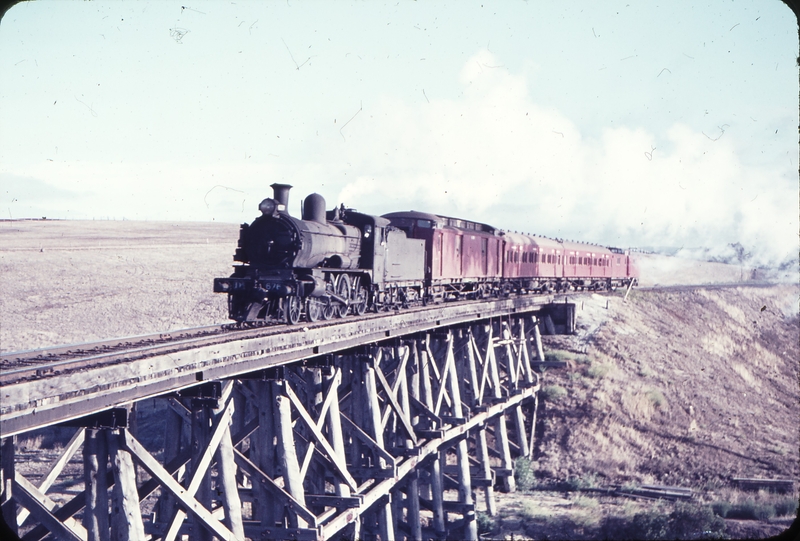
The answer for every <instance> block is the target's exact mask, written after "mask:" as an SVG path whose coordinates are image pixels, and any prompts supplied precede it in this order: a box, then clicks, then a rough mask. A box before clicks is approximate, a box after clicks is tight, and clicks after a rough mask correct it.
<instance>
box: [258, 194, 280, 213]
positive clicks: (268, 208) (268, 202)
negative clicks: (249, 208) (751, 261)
mask: <svg viewBox="0 0 800 541" xmlns="http://www.w3.org/2000/svg"><path fill="white" fill-rule="evenodd" d="M277 208H278V203H277V202H276V201H275V200H274V199H271V198H269V197H268V198H266V199H264V200H263V201H262V202H261V203H260V204H259V205H258V210H260V211H261V214H263V215H264V216H270V215H272V214H275V210H276V209H277Z"/></svg>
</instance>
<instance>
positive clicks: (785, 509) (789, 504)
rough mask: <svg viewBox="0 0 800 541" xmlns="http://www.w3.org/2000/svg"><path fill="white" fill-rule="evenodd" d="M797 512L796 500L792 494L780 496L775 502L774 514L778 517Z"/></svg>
mask: <svg viewBox="0 0 800 541" xmlns="http://www.w3.org/2000/svg"><path fill="white" fill-rule="evenodd" d="M796 512H797V500H796V499H795V498H793V497H792V496H786V497H784V498H781V499H780V500H778V501H777V502H776V503H775V514H776V515H778V516H779V517H785V516H787V515H794V514H795V513H796Z"/></svg>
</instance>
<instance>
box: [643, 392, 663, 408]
mask: <svg viewBox="0 0 800 541" xmlns="http://www.w3.org/2000/svg"><path fill="white" fill-rule="evenodd" d="M647 399H648V400H649V401H650V403H652V404H653V405H654V406H655V407H657V408H664V407H665V406H666V405H667V399H666V398H664V395H663V394H661V391H657V390H655V389H651V390H649V391H647Z"/></svg>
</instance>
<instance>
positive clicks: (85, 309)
mask: <svg viewBox="0 0 800 541" xmlns="http://www.w3.org/2000/svg"><path fill="white" fill-rule="evenodd" d="M237 238H238V226H237V225H235V224H215V223H167V222H164V223H161V222H130V221H75V222H73V221H51V220H48V221H15V222H9V221H5V222H0V275H2V282H0V323H1V325H0V349H2V351H19V350H23V349H34V348H39V347H44V346H48V345H59V344H68V343H78V342H87V341H92V340H100V339H104V338H114V337H122V336H132V335H137V334H145V333H151V332H160V331H167V330H171V329H178V328H186V327H190V326H196V325H207V324H213V323H222V322H225V321H226V320H227V307H226V301H225V296H224V295H215V294H214V293H212V284H213V279H214V278H215V277H219V276H228V275H229V274H230V273H231V264H232V263H233V259H232V255H233V252H234V250H235V249H236V241H237Z"/></svg>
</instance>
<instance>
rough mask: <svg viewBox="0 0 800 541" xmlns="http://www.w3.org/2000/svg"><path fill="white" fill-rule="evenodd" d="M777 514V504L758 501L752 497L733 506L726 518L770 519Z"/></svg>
mask: <svg viewBox="0 0 800 541" xmlns="http://www.w3.org/2000/svg"><path fill="white" fill-rule="evenodd" d="M774 516H775V506H773V505H770V504H768V503H756V502H755V501H754V500H753V499H752V498H748V499H746V500H745V501H744V502H742V503H737V504H736V505H734V506H732V507H731V508H730V510H729V511H728V514H727V515H726V518H738V519H744V520H769V519H771V518H772V517H774Z"/></svg>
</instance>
